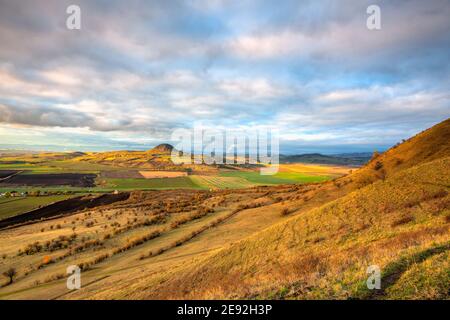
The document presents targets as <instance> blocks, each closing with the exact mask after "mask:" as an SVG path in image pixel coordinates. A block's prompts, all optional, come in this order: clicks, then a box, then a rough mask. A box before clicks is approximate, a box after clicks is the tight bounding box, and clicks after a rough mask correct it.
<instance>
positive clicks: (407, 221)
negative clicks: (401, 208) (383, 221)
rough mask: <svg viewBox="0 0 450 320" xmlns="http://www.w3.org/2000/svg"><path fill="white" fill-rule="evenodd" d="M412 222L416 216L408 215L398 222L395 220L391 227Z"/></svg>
mask: <svg viewBox="0 0 450 320" xmlns="http://www.w3.org/2000/svg"><path fill="white" fill-rule="evenodd" d="M411 221H414V216H412V215H407V216H403V217H401V218H400V219H398V220H395V221H394V222H392V224H391V227H397V226H400V225H402V224H407V223H409V222H411Z"/></svg>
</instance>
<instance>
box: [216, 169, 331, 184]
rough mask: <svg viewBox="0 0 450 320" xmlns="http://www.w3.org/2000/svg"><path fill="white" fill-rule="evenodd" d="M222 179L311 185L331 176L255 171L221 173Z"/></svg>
mask: <svg viewBox="0 0 450 320" xmlns="http://www.w3.org/2000/svg"><path fill="white" fill-rule="evenodd" d="M220 175H221V176H222V177H235V178H243V179H245V180H247V181H249V182H251V183H254V184H266V185H273V184H293V183H308V182H309V183H311V182H321V181H326V180H329V179H330V177H329V176H323V175H308V174H303V173H296V172H278V173H276V174H275V175H271V176H270V175H261V174H260V173H259V172H255V171H230V172H221V173H220Z"/></svg>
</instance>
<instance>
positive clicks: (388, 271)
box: [0, 119, 450, 299]
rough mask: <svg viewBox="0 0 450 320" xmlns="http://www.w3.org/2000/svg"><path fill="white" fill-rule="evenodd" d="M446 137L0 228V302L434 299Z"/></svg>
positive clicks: (444, 129)
mask: <svg viewBox="0 0 450 320" xmlns="http://www.w3.org/2000/svg"><path fill="white" fill-rule="evenodd" d="M449 134H450V119H448V120H446V121H444V122H442V123H440V124H438V125H436V126H434V127H432V128H430V129H428V130H426V131H424V132H422V133H420V134H418V135H416V136H415V137H412V138H411V139H408V140H407V141H405V142H403V143H402V144H400V145H398V146H395V147H393V148H391V149H389V150H388V151H386V152H385V153H383V154H380V155H374V157H373V159H372V160H371V161H370V162H369V163H368V164H367V165H366V166H364V167H362V168H360V169H357V170H354V171H353V172H352V173H350V174H348V175H346V176H344V177H341V178H336V179H334V180H333V181H327V182H322V183H311V184H302V185H296V184H293V185H279V186H270V187H268V186H259V187H254V188H246V189H240V190H218V191H195V190H190V191H189V190H170V191H154V192H132V193H131V195H130V197H129V198H128V199H127V200H124V201H122V202H118V203H114V204H110V205H105V206H102V207H98V208H91V209H87V210H84V211H81V212H75V213H73V214H71V215H69V216H64V217H61V218H55V219H52V220H44V221H39V222H37V223H35V224H30V225H26V226H21V227H17V228H12V229H8V230H2V231H0V243H1V244H2V247H1V251H2V252H4V253H5V255H6V257H5V258H3V259H2V260H0V271H3V269H4V268H5V267H6V266H9V265H13V266H15V267H16V268H17V270H18V276H17V279H16V281H15V282H14V283H13V284H11V285H4V287H2V288H0V298H1V299H25V298H27V299H28V298H40V299H155V298H156V299H181V298H190V299H191V298H193V299H213V298H225V299H236V298H243V299H257V298H270V299H448V298H449V289H450V287H449V284H450V273H449V270H450V268H449V265H450V258H449V250H450V232H449V231H450V230H449V227H450V195H449V192H450V190H449V189H450V139H449ZM58 226H59V227H58ZM73 234H75V236H74V235H73ZM6 239H15V241H13V242H11V241H6ZM36 242H37V244H36ZM45 242H47V243H48V245H47V244H45V245H43V243H45ZM55 246H56V247H55ZM54 247H55V248H56V249H54V250H53V248H54ZM38 249H39V250H38ZM52 250H53V251H52ZM17 252H19V253H17ZM24 252H27V253H26V254H24ZM46 257H50V258H48V259H50V260H48V261H47V260H45V259H47V258H46ZM42 259H44V262H42ZM68 264H77V265H81V266H82V269H83V272H82V277H83V278H82V279H83V280H82V282H83V283H84V285H83V286H82V288H81V289H80V290H76V291H67V289H66V287H65V268H66V267H67V265H68ZM374 265H376V266H378V267H379V268H380V269H381V272H382V279H381V286H382V288H381V290H376V291H372V290H368V289H367V287H366V286H365V282H366V279H367V277H368V275H367V272H366V271H367V268H368V267H369V266H374Z"/></svg>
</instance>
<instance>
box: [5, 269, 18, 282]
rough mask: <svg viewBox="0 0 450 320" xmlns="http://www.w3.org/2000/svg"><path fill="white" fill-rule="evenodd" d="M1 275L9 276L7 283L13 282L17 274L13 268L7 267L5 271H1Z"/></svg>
mask: <svg viewBox="0 0 450 320" xmlns="http://www.w3.org/2000/svg"><path fill="white" fill-rule="evenodd" d="M3 275H4V276H5V277H7V278H9V283H8V284H11V283H13V279H14V277H15V276H16V275H17V271H16V269H14V268H9V269H8V270H7V271H5V272H3Z"/></svg>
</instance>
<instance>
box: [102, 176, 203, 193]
mask: <svg viewBox="0 0 450 320" xmlns="http://www.w3.org/2000/svg"><path fill="white" fill-rule="evenodd" d="M97 189H103V190H155V189H158V190H166V189H201V187H200V186H198V185H197V184H195V183H194V182H193V181H192V180H191V179H190V178H189V177H176V178H155V179H102V180H101V182H100V184H98V188H95V189H94V190H97Z"/></svg>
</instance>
